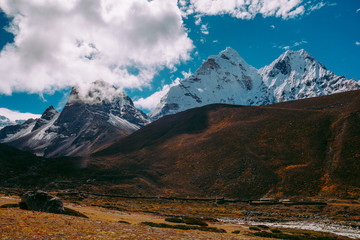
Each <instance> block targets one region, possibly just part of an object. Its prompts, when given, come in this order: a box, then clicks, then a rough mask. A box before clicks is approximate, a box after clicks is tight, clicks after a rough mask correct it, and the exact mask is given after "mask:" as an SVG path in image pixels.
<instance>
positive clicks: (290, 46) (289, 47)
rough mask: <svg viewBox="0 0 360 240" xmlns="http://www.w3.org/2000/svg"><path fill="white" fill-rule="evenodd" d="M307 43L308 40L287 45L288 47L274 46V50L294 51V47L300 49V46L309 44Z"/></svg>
mask: <svg viewBox="0 0 360 240" xmlns="http://www.w3.org/2000/svg"><path fill="white" fill-rule="evenodd" d="M307 43H308V42H307V41H306V40H301V41H299V42H294V43H293V44H292V45H286V46H282V45H281V46H278V45H274V46H273V47H274V48H280V49H283V50H290V49H293V48H294V47H298V46H300V45H303V44H307Z"/></svg>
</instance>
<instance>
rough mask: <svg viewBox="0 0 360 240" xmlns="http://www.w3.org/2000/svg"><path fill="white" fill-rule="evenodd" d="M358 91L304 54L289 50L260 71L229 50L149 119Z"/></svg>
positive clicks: (206, 65) (206, 64) (177, 88)
mask: <svg viewBox="0 0 360 240" xmlns="http://www.w3.org/2000/svg"><path fill="white" fill-rule="evenodd" d="M359 88H360V83H359V82H357V81H355V80H354V79H351V80H347V79H346V78H345V77H343V76H337V75H336V74H334V73H332V72H331V71H329V70H327V69H326V68H325V66H324V65H322V64H321V63H319V62H318V61H316V60H315V59H314V58H313V57H312V56H311V55H310V54H308V53H307V52H306V51H305V50H300V51H286V52H285V53H284V54H282V55H281V56H280V57H279V58H278V59H276V60H275V61H274V62H272V63H271V64H270V65H268V66H265V67H263V68H261V69H259V70H257V69H255V68H254V67H252V66H250V65H249V64H247V63H246V62H245V61H244V59H242V58H241V57H240V55H239V54H238V53H237V52H236V51H235V50H234V49H232V48H229V47H228V48H226V49H225V50H224V51H222V52H220V53H219V54H218V55H216V56H210V57H209V58H208V59H207V61H206V62H204V63H203V64H202V65H201V66H200V68H199V69H198V70H197V71H196V72H195V73H194V74H193V75H191V76H190V77H188V78H186V79H184V80H183V81H181V82H180V84H179V85H176V86H173V87H171V88H170V90H169V92H168V93H167V94H166V95H165V96H164V97H163V98H162V99H161V102H160V103H159V105H158V106H157V107H156V109H155V110H154V111H153V112H152V113H151V114H150V116H151V117H152V118H153V119H158V118H160V117H162V116H164V115H168V114H173V113H177V112H180V111H184V110H186V109H190V108H194V107H199V106H204V105H207V104H212V103H227V104H237V105H267V104H272V103H276V102H283V101H289V100H295V99H303V98H309V97H315V96H323V95H328V94H332V93H338V92H344V91H350V90H356V89H359Z"/></svg>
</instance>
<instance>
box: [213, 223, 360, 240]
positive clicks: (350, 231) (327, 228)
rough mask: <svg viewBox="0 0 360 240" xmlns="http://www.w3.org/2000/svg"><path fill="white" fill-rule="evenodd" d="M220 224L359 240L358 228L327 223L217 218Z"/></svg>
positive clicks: (359, 229) (359, 232) (359, 231)
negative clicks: (313, 233)
mask: <svg viewBox="0 0 360 240" xmlns="http://www.w3.org/2000/svg"><path fill="white" fill-rule="evenodd" d="M218 220H219V221H221V222H225V223H231V224H239V225H243V224H247V225H266V226H269V227H279V228H295V229H302V230H312V231H318V232H327V233H333V234H336V235H339V236H345V237H349V238H354V239H360V226H358V227H352V226H349V225H346V224H342V223H334V222H328V221H322V222H320V221H287V222H263V221H261V222H260V221H254V220H247V219H241V218H239V219H234V218H219V219H218Z"/></svg>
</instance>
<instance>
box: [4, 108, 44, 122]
mask: <svg viewBox="0 0 360 240" xmlns="http://www.w3.org/2000/svg"><path fill="white" fill-rule="evenodd" d="M0 116H4V117H6V118H8V119H9V120H10V121H12V122H15V121H16V120H28V119H30V118H32V119H36V118H40V117H41V114H33V113H28V112H26V113H22V112H19V111H14V110H10V109H8V108H0Z"/></svg>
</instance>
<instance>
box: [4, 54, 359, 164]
mask: <svg viewBox="0 0 360 240" xmlns="http://www.w3.org/2000/svg"><path fill="white" fill-rule="evenodd" d="M356 89H360V83H359V82H357V81H355V80H354V79H350V80H348V79H346V78H345V77H343V76H337V75H336V74H334V73H332V72H331V71H329V70H327V69H326V68H325V66H324V65H323V64H321V63H319V62H318V61H316V60H315V59H314V58H313V57H312V56H311V55H310V54H308V53H307V52H306V51H305V50H300V51H286V52H285V53H284V54H282V55H281V56H280V57H279V58H277V59H276V60H275V61H274V62H272V63H271V64H270V65H268V66H265V67H263V68H261V69H256V68H254V67H252V66H250V65H249V64H247V63H246V62H245V61H244V59H242V58H241V57H240V55H239V54H238V53H237V52H236V51H235V50H234V49H232V48H229V47H228V48H226V49H225V50H224V51H221V52H220V53H219V54H218V55H215V56H210V57H209V58H208V59H207V61H205V62H204V63H203V64H202V65H201V66H200V67H199V69H198V70H197V71H196V72H195V73H194V74H193V75H191V76H189V77H188V78H186V79H184V80H183V81H181V82H180V83H179V84H178V85H175V86H173V87H171V88H170V89H169V91H168V93H167V94H166V95H165V96H164V97H163V98H162V99H161V101H160V103H159V104H158V106H157V107H156V108H155V110H154V111H153V112H151V113H150V114H149V116H147V115H146V114H145V113H143V112H142V111H140V110H138V109H136V108H135V106H134V104H133V102H132V100H131V99H130V98H129V97H128V96H127V95H126V94H125V93H124V92H122V91H121V90H119V89H117V88H115V87H114V86H112V85H110V84H108V83H106V82H104V81H102V80H98V81H95V82H93V83H92V84H90V85H89V86H75V87H73V89H72V91H71V94H70V96H69V99H68V102H67V104H66V106H65V107H64V109H63V110H62V112H61V113H59V112H57V111H56V110H55V109H54V108H53V107H49V108H48V109H46V111H45V112H44V113H43V114H42V116H41V118H38V119H29V120H27V121H26V122H24V123H22V124H18V125H13V126H7V127H5V128H3V129H1V130H0V143H6V144H8V145H11V146H14V147H16V148H19V149H22V150H28V151H32V152H33V153H36V154H37V155H39V156H45V157H58V156H89V155H91V154H92V153H94V152H96V151H99V150H101V149H104V148H106V147H108V146H110V145H111V144H113V143H115V142H117V141H118V140H120V139H121V138H123V137H125V136H128V135H130V134H131V133H133V132H135V131H137V130H138V129H140V128H141V127H143V126H145V125H147V124H149V123H150V122H151V121H153V120H156V119H159V118H161V117H163V116H165V115H169V114H174V113H178V112H181V111H184V110H188V109H192V108H195V107H200V106H204V105H208V104H214V103H223V104H233V105H250V106H254V105H256V106H263V105H268V104H273V103H277V102H284V101H289V100H296V99H304V98H311V97H316V96H323V95H329V94H334V93H339V92H344V91H350V90H356ZM194 124H195V123H194Z"/></svg>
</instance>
